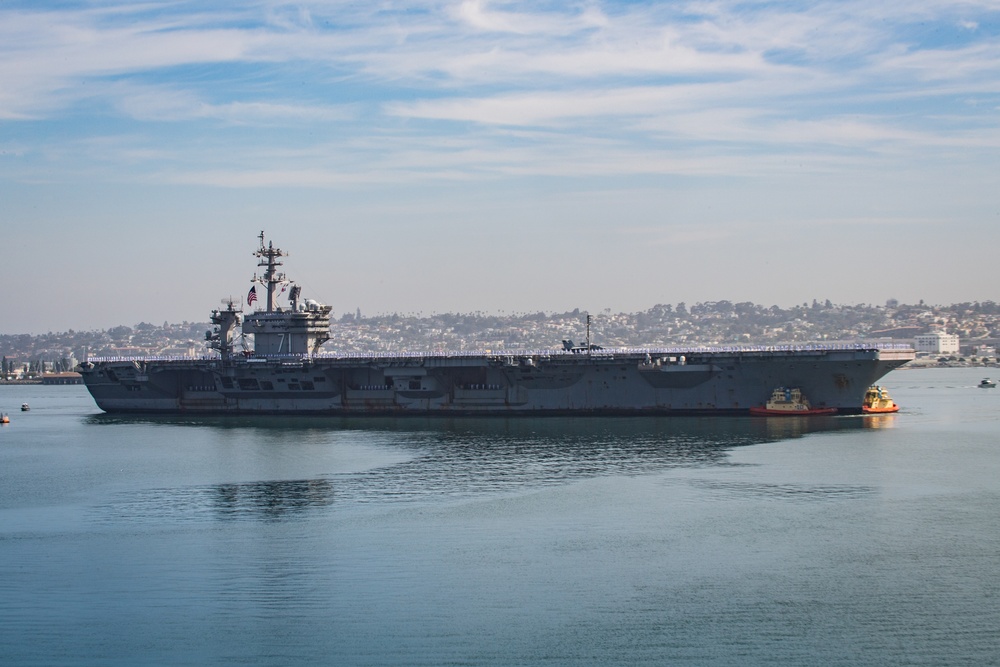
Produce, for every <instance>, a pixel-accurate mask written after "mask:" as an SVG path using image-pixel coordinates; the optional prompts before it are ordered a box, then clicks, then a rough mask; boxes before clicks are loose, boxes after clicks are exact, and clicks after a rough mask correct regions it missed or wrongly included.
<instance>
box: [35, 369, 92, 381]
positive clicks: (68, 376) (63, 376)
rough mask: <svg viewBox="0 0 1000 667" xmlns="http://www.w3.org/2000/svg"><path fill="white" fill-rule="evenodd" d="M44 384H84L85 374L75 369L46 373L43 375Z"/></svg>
mask: <svg viewBox="0 0 1000 667" xmlns="http://www.w3.org/2000/svg"><path fill="white" fill-rule="evenodd" d="M42 384H83V376H81V375H80V374H79V373H74V372H73V371H69V372H66V373H46V374H44V375H43V376H42Z"/></svg>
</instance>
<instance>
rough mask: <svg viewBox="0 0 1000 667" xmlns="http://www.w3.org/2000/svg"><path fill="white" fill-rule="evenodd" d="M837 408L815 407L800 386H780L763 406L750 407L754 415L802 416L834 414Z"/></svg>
mask: <svg viewBox="0 0 1000 667" xmlns="http://www.w3.org/2000/svg"><path fill="white" fill-rule="evenodd" d="M836 412H837V408H814V407H812V405H810V404H809V399H807V398H806V397H805V396H803V395H802V391H801V390H800V389H799V388H798V387H778V388H777V389H775V390H774V393H772V394H771V398H770V399H769V400H768V401H767V403H766V404H765V405H764V406H762V407H755V408H750V414H752V415H764V416H767V417H771V416H774V417H801V416H807V415H832V414H836Z"/></svg>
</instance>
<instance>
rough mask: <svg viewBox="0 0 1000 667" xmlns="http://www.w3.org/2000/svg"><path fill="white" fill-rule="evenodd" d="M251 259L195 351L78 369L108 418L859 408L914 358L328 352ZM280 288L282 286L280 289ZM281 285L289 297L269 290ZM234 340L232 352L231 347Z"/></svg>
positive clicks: (317, 330)
mask: <svg viewBox="0 0 1000 667" xmlns="http://www.w3.org/2000/svg"><path fill="white" fill-rule="evenodd" d="M259 241H260V245H259V247H258V249H257V251H256V252H255V253H254V255H255V256H256V257H257V258H258V260H259V261H258V267H260V268H262V269H263V271H262V274H261V275H260V276H257V275H256V274H255V275H254V279H253V282H254V284H253V286H252V287H251V291H250V293H249V294H248V299H247V301H248V303H247V305H248V306H253V304H254V303H255V302H256V300H257V299H256V288H257V286H258V285H260V286H261V287H263V288H264V290H265V292H266V293H265V295H262V296H263V299H264V301H263V302H262V303H261V304H260V306H259V308H258V309H257V310H255V311H254V312H251V313H248V314H246V315H245V316H244V314H243V309H242V308H237V307H236V305H235V304H234V303H233V301H232V300H229V302H228V304H226V307H224V308H221V309H217V310H215V311H213V312H212V316H211V319H212V323H213V325H214V327H213V330H211V331H208V332H207V333H206V339H207V341H208V347H209V348H210V350H211V355H210V356H208V357H206V358H203V359H161V358H151V357H137V358H95V359H88V360H87V361H85V362H84V363H82V364H81V365H80V367H79V368H78V370H79V371H80V373H81V374H82V375H83V381H84V383H85V384H86V386H87V388H88V389H89V390H90V393H91V395H92V396H93V397H94V400H95V401H96V403H97V405H98V407H99V408H100V409H101V410H104V411H105V412H111V413H124V412H128V413H174V414H176V413H204V414H317V415H362V414H378V415H392V414H400V415H402V414H424V415H441V414H455V415H488V414H509V415H550V414H551V415H557V414H561V415H566V414H606V415H640V414H651V415H665V414H703V413H704V414H718V413H729V414H740V413H747V412H749V410H750V408H753V407H757V406H761V405H763V404H764V403H765V401H767V399H768V397H769V396H770V395H771V394H772V392H773V391H774V390H775V389H776V388H778V387H796V388H798V389H799V390H800V391H801V393H802V394H803V395H804V396H808V399H809V401H810V403H811V405H812V406H813V407H815V408H836V410H837V412H839V413H860V412H861V405H862V402H863V400H864V396H865V392H866V391H867V389H868V387H869V386H870V385H873V384H874V383H875V382H876V380H878V379H879V378H881V377H883V376H884V375H885V374H886V373H888V372H889V371H891V370H892V369H894V368H897V367H899V366H901V365H903V364H905V363H906V362H907V361H910V360H911V359H913V358H914V351H913V350H912V349H909V348H889V347H885V346H881V347H880V346H876V345H867V344H857V345H794V346H793V345H784V346H766V347H765V346H732V347H711V348H709V347H690V348H650V349H631V348H630V349H602V348H599V347H597V346H594V345H591V344H590V341H589V336H588V341H587V344H586V345H584V346H579V347H575V346H573V345H572V344H570V343H569V342H568V341H564V344H563V346H562V347H561V348H559V349H552V350H524V351H504V352H502V353H485V352H483V353H473V352H466V353H454V354H398V355H393V354H378V355H376V354H372V355H356V354H352V355H338V354H335V353H324V352H321V346H322V345H323V343H324V342H326V341H327V340H328V339H329V337H330V311H331V307H330V306H327V305H323V304H321V303H318V302H317V301H314V300H311V299H303V298H302V295H301V290H300V288H299V286H298V285H295V284H294V283H290V281H288V280H287V279H286V278H285V275H284V274H283V273H280V272H279V267H280V266H282V262H281V261H280V258H281V257H284V256H285V253H284V252H283V251H282V250H280V249H278V248H275V247H274V245H273V243H266V244H265V240H264V234H263V232H261V234H260V236H259ZM289 287H290V289H289ZM286 289H287V291H288V296H287V302H288V303H287V305H286V306H284V307H279V306H278V305H277V303H276V302H277V299H278V298H279V297H281V296H282V293H283V291H284V290H286ZM240 347H242V349H238V348H240Z"/></svg>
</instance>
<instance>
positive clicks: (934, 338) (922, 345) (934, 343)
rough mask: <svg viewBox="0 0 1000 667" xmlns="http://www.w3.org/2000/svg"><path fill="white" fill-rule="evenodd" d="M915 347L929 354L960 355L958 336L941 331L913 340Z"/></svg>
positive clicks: (918, 350)
mask: <svg viewBox="0 0 1000 667" xmlns="http://www.w3.org/2000/svg"><path fill="white" fill-rule="evenodd" d="M913 347H914V349H915V350H916V351H917V352H927V353H929V354H958V335H957V334H947V333H942V332H940V331H935V332H933V333H928V334H920V335H919V336H916V337H915V338H914V339H913Z"/></svg>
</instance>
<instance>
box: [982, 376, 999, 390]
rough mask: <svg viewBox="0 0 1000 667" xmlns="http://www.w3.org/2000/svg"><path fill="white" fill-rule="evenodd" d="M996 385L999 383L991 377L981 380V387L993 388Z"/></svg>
mask: <svg viewBox="0 0 1000 667" xmlns="http://www.w3.org/2000/svg"><path fill="white" fill-rule="evenodd" d="M995 386H997V383H996V382H994V381H993V380H991V379H989V378H983V379H982V380H980V381H979V388H980V389H992V388H993V387H995Z"/></svg>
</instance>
